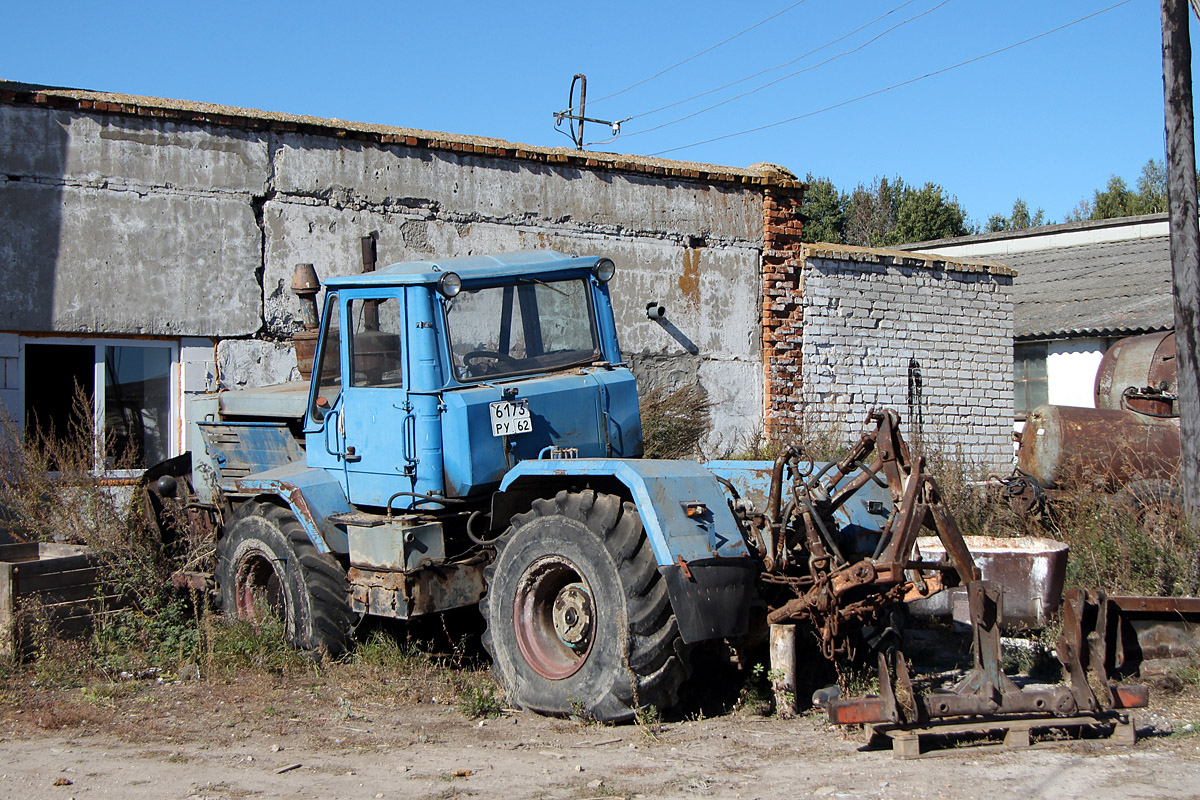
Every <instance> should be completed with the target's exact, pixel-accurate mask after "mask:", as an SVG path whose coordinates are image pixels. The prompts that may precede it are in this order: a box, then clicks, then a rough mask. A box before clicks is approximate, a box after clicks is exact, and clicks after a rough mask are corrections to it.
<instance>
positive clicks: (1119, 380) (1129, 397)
mask: <svg viewBox="0 0 1200 800" xmlns="http://www.w3.org/2000/svg"><path fill="white" fill-rule="evenodd" d="M1095 392H1096V408H1108V409H1129V410H1131V411H1139V412H1142V413H1145V414H1158V415H1171V414H1173V413H1174V409H1173V407H1172V406H1173V404H1172V400H1173V399H1174V398H1175V397H1176V396H1177V395H1178V393H1179V379H1178V371H1177V367H1176V359H1175V332H1174V331H1166V332H1163V333H1149V334H1146V335H1145V336H1130V337H1129V338H1127V339H1122V340H1120V341H1119V342H1117V343H1116V344H1114V345H1113V346H1112V347H1110V348H1108V351H1107V352H1105V354H1104V358H1103V359H1102V360H1101V361H1100V368H1099V369H1098V370H1097V371H1096V389H1095Z"/></svg>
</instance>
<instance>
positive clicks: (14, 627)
mask: <svg viewBox="0 0 1200 800" xmlns="http://www.w3.org/2000/svg"><path fill="white" fill-rule="evenodd" d="M100 569H101V565H100V562H99V560H98V559H97V558H96V557H95V556H94V555H93V554H92V553H91V552H90V551H89V549H88V548H86V547H79V546H76V545H65V544H41V543H30V544H6V545H0V657H8V658H11V657H13V656H17V655H19V654H21V653H22V652H24V651H26V649H27V647H28V646H29V645H30V644H31V641H30V632H29V631H28V630H23V625H22V624H21V623H22V621H24V620H26V619H27V618H28V614H29V613H31V612H32V613H37V614H39V615H41V616H42V617H44V619H45V621H46V622H47V623H48V624H50V625H52V626H53V628H54V630H56V631H58V632H61V633H80V632H83V631H85V630H88V629H89V628H90V627H91V625H92V622H93V620H94V618H95V615H96V614H97V613H103V612H105V611H108V610H111V609H113V608H117V607H120V606H122V605H124V603H123V601H122V598H120V597H115V596H107V595H106V594H105V591H104V589H103V587H102V584H101V582H100Z"/></svg>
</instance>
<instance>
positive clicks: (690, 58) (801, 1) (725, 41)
mask: <svg viewBox="0 0 1200 800" xmlns="http://www.w3.org/2000/svg"><path fill="white" fill-rule="evenodd" d="M807 2H808V0H796V2H795V3H792V4H791V5H790V6H788V7H787V8H785V9H783V10H782V11H776V12H775V13H774V14H772V15H771V16H769V17H767V18H766V19H762V20H759V21H758V22H756V23H754V24H753V25H751V26H750V27H749V28H744V29H742V30H740V31H738V32H737V33H735V34H734V35H733V36H730V37H728V38H726V39H722V40H721V41H719V42H717V43H716V44H714V45H712V46H711V47H706V48H704V49H703V50H701V51H700V52H699V53H695V54H693V55H690V56H688V57H687V58H685V59H683V60H682V61H676V62H675V63H674V64H672V65H671V66H669V67H666V68H665V69H660V70H659V71H658V72H656V73H654V74H653V75H651V76H650V77H649V78H642V79H641V80H640V81H637V82H636V83H631V84H629V85H628V86H626V87H625V88H624V89H618V90H617V91H615V92H613V93H612V94H606V95H604V96H603V97H600V98H598V99H596V100H593V101H592V103H599V102H602V101H604V100H608V99H609V98H611V97H616V96H617V95H619V94H625V93H626V92H628V91H629V90H630V89H635V88H637V87H638V86H641V85H642V84H643V83H649V82H650V81H652V80H654V79H655V78H658V77H661V76H663V75H666V74H667V73H668V72H670V71H671V70H673V69H675V68H676V67H681V66H683V65H684V64H686V63H688V62H689V61H694V60H695V59H697V58H699V57H700V56H702V55H704V54H705V53H711V52H712V51H713V50H716V49H717V48H718V47H720V46H721V45H724V44H729V43H730V42H732V41H733V40H734V39H736V38H738V37H739V36H741V35H743V34H746V33H749V32H750V31H752V30H754V29H755V28H757V27H760V26H762V25H765V24H767V23H768V22H770V21H771V20H773V19H775V18H776V17H779V16H782V15H784V14H786V13H787V12H789V11H791V10H792V9H793V8H795V7H796V6H799V5H803V4H804V3H807ZM567 110H568V111H570V112H571V113H574V112H575V109H574V108H569V109H567Z"/></svg>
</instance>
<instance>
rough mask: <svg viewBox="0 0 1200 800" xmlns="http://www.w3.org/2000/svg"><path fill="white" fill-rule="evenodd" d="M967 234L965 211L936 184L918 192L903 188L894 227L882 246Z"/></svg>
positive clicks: (925, 186) (968, 230)
mask: <svg viewBox="0 0 1200 800" xmlns="http://www.w3.org/2000/svg"><path fill="white" fill-rule="evenodd" d="M970 232H971V231H970V228H968V227H967V212H966V211H964V210H963V208H962V206H960V205H959V204H958V198H956V197H951V196H950V195H947V194H946V190H945V189H943V188H942V187H941V186H939V185H938V184H936V183H926V184H925V185H924V186H922V187H921V188H920V189H914V188H912V187H911V186H909V187H905V188H904V191H903V192H902V193H901V197H900V203H899V207H898V208H897V210H896V226H895V227H894V228H893V229H892V232H891V235H890V236H889V237H887V239H886V240H885V244H906V243H908V242H923V241H927V240H929V239H948V238H950V237H952V236H966V235H967V234H968V233H970Z"/></svg>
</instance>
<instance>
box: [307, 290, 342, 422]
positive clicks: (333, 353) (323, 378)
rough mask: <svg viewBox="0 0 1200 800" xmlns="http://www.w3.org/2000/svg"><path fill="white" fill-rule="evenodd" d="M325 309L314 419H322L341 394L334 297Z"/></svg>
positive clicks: (336, 309) (339, 339)
mask: <svg viewBox="0 0 1200 800" xmlns="http://www.w3.org/2000/svg"><path fill="white" fill-rule="evenodd" d="M326 309H328V310H327V311H326V317H327V322H326V327H325V340H324V341H323V342H321V364H320V367H319V368H318V370H317V391H316V392H315V393H314V399H313V408H312V410H311V413H312V416H313V418H314V419H321V418H323V417H324V416H325V412H326V411H328V410H329V409H331V408H333V406H334V404H336V403H337V400H338V397H339V396H340V395H341V393H342V362H341V349H342V346H341V341H342V339H341V324H340V320H339V319H338V302H337V297H336V296H335V297H333V298H331V299H330V301H329V302H328V304H327V305H326Z"/></svg>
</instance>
